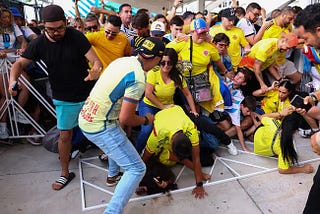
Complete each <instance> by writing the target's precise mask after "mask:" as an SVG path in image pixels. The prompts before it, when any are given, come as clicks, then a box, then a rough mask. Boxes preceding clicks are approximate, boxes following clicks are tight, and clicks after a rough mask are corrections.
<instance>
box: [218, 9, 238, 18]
mask: <svg viewBox="0 0 320 214" xmlns="http://www.w3.org/2000/svg"><path fill="white" fill-rule="evenodd" d="M221 17H225V18H227V19H229V20H230V21H232V20H235V19H236V18H237V17H236V15H235V11H234V9H233V8H227V9H224V10H222V11H221Z"/></svg>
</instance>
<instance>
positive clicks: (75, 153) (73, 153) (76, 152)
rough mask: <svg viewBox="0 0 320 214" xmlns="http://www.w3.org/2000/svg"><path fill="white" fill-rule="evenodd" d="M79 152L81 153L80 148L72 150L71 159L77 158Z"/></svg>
mask: <svg viewBox="0 0 320 214" xmlns="http://www.w3.org/2000/svg"><path fill="white" fill-rule="evenodd" d="M79 153H80V151H79V150H75V151H73V152H71V154H70V157H71V159H75V158H76V157H77V156H78V154H79Z"/></svg>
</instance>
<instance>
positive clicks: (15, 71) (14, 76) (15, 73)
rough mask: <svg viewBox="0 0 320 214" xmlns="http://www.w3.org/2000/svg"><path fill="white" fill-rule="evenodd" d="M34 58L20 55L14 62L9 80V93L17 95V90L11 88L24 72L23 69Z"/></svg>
mask: <svg viewBox="0 0 320 214" xmlns="http://www.w3.org/2000/svg"><path fill="white" fill-rule="evenodd" d="M31 62H32V60H29V59H26V58H24V57H20V58H19V59H18V60H17V61H16V62H15V63H13V64H12V67H11V70H10V82H9V93H10V94H12V95H16V93H17V92H16V91H12V90H11V88H12V86H13V84H14V83H15V82H16V81H17V80H18V78H19V76H20V75H21V73H22V72H23V69H24V68H25V67H26V66H27V65H29V64H30V63H31Z"/></svg>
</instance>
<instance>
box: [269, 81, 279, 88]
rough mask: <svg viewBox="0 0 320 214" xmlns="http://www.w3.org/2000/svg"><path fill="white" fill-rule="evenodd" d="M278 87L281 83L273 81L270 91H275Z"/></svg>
mask: <svg viewBox="0 0 320 214" xmlns="http://www.w3.org/2000/svg"><path fill="white" fill-rule="evenodd" d="M278 86H279V82H278V81H273V83H272V85H271V88H270V89H274V88H276V87H278Z"/></svg>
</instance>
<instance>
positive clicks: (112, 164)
mask: <svg viewBox="0 0 320 214" xmlns="http://www.w3.org/2000/svg"><path fill="white" fill-rule="evenodd" d="M84 135H85V136H86V137H87V138H88V139H89V140H90V141H91V142H93V143H94V144H96V145H97V146H98V147H99V148H100V149H101V150H102V151H103V152H105V153H106V154H107V155H108V157H109V160H110V159H111V160H110V161H109V176H114V175H117V174H118V172H119V167H121V168H122V169H124V174H123V176H122V178H121V179H120V181H119V183H118V184H117V187H116V188H115V191H114V195H113V196H112V198H111V200H110V201H109V203H108V206H107V208H106V210H105V211H104V214H117V213H122V210H123V208H124V206H125V205H126V204H127V203H128V201H129V199H130V197H131V195H132V194H133V192H134V191H135V189H136V188H137V187H138V185H139V183H140V181H141V180H142V178H143V176H144V174H145V172H146V166H145V164H144V163H143V161H142V159H141V158H140V156H139V154H138V153H137V151H136V150H135V148H134V146H133V145H132V143H131V142H130V141H129V139H128V138H127V137H126V134H125V132H124V131H123V130H122V129H121V128H120V126H119V124H118V123H113V124H107V125H106V129H105V130H103V131H101V132H98V133H94V134H91V133H84Z"/></svg>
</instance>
